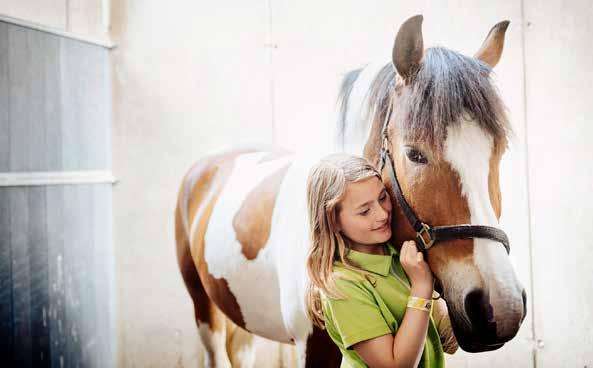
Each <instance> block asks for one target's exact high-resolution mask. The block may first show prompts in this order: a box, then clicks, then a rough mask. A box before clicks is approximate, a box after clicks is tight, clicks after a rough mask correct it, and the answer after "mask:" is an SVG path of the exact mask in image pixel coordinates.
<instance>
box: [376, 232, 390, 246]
mask: <svg viewBox="0 0 593 368" xmlns="http://www.w3.org/2000/svg"><path fill="white" fill-rule="evenodd" d="M375 238H376V239H377V243H385V242H386V241H388V240H389V239H391V229H390V230H388V231H385V232H383V233H381V234H377V235H375Z"/></svg>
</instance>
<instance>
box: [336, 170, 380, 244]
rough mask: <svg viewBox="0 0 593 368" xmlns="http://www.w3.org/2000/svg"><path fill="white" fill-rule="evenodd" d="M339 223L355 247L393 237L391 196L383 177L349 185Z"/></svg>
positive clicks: (341, 203) (343, 200) (343, 199)
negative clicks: (382, 179) (382, 180)
mask: <svg viewBox="0 0 593 368" xmlns="http://www.w3.org/2000/svg"><path fill="white" fill-rule="evenodd" d="M338 227H339V230H340V231H341V232H342V234H343V235H345V237H346V238H347V239H349V240H350V241H351V244H350V246H351V247H352V246H354V247H353V248H354V249H356V245H375V244H379V243H384V242H386V241H388V240H389V239H390V238H391V199H390V198H389V194H388V193H387V191H386V190H385V186H384V185H383V183H382V182H381V180H379V178H377V177H371V178H368V179H365V180H362V181H359V182H356V183H348V184H347V185H346V192H345V195H344V198H342V201H341V202H340V211H339V213H338Z"/></svg>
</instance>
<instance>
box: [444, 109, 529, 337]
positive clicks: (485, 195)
mask: <svg viewBox="0 0 593 368" xmlns="http://www.w3.org/2000/svg"><path fill="white" fill-rule="evenodd" d="M493 144H494V142H493V138H492V137H491V136H490V135H489V134H488V133H487V132H486V131H485V130H483V129H482V128H480V127H479V125H478V124H477V123H475V122H472V121H468V120H462V121H460V122H459V123H458V124H452V125H451V126H449V128H448V129H447V138H446V141H445V145H444V154H445V159H446V160H447V161H448V162H449V163H450V164H451V166H452V167H453V169H454V170H455V171H456V172H457V173H458V174H459V178H460V181H461V192H462V194H463V196H464V197H465V198H466V199H467V204H468V208H469V211H470V223H471V224H472V225H488V226H493V227H498V226H499V223H498V219H497V217H496V214H495V212H494V208H493V207H492V202H491V201H490V192H489V190H488V186H489V181H488V176H489V173H490V158H491V155H492V151H493ZM473 259H474V263H475V267H476V268H477V270H479V273H480V275H481V277H482V282H483V283H484V284H483V285H480V284H477V285H476V284H474V285H472V284H470V283H465V281H464V285H466V286H467V290H466V293H467V292H469V291H471V289H474V288H483V289H484V290H485V291H486V292H488V294H489V297H490V302H491V304H492V306H493V307H494V309H495V310H494V315H495V317H494V318H496V319H497V321H500V326H501V328H503V327H502V326H503V324H504V318H500V317H501V316H500V315H497V312H499V313H504V312H501V310H500V309H499V310H498V311H497V310H496V306H501V304H503V303H504V301H505V300H508V294H509V290H508V288H509V287H513V288H515V286H516V285H517V283H516V280H515V274H514V271H513V269H512V266H511V263H510V260H509V257H508V255H507V253H506V250H505V248H504V246H502V244H500V243H498V242H496V241H493V240H489V239H481V238H475V239H474V247H473ZM447 268H449V267H447ZM476 282H477V281H476ZM517 292H518V291H515V290H513V291H511V292H510V293H511V294H513V293H517ZM513 296H514V294H513ZM505 297H506V299H505ZM515 299H516V298H515ZM519 299H520V297H519ZM501 307H503V308H506V306H501ZM508 309H512V308H508Z"/></svg>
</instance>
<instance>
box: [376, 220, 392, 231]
mask: <svg viewBox="0 0 593 368" xmlns="http://www.w3.org/2000/svg"><path fill="white" fill-rule="evenodd" d="M388 227H389V221H385V223H384V224H383V225H381V226H380V227H377V228H375V229H373V231H385V230H387V228H388Z"/></svg>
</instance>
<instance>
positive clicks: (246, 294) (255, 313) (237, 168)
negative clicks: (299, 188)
mask: <svg viewBox="0 0 593 368" xmlns="http://www.w3.org/2000/svg"><path fill="white" fill-rule="evenodd" d="M268 154H269V152H256V153H247V154H242V155H240V156H238V157H237V158H236V159H235V162H234V165H233V170H232V172H231V174H230V176H229V177H228V179H227V180H226V183H225V186H224V188H223V189H222V191H221V193H220V195H219V196H218V200H217V203H216V206H215V207H214V210H213V211H212V215H211V217H210V221H209V223H208V229H207V231H206V234H205V250H204V259H205V261H206V263H207V264H208V271H209V272H210V274H211V275H212V276H213V277H215V278H224V279H225V280H226V281H227V282H228V286H229V289H230V291H231V292H232V293H233V295H234V296H235V298H236V299H237V303H238V304H239V306H240V308H241V313H242V315H243V319H244V322H245V327H246V328H247V329H248V330H249V331H251V332H253V333H255V334H258V335H260V336H263V337H266V338H270V339H274V340H277V341H283V342H290V335H289V334H288V332H287V330H286V328H285V326H284V322H283V318H282V315H281V309H280V290H279V285H278V275H277V269H276V265H275V259H274V256H273V247H272V246H271V245H272V244H273V242H274V241H280V242H281V244H280V245H281V246H282V247H284V246H286V247H290V246H291V244H290V242H289V241H287V242H285V241H284V240H282V239H276V240H274V238H275V237H274V238H273V237H272V235H273V234H270V235H271V236H270V239H269V240H268V243H267V244H266V245H265V246H264V248H263V249H262V250H261V251H260V252H259V253H258V255H257V258H256V259H253V260H248V259H247V258H245V255H244V254H243V252H242V245H241V243H239V241H237V239H236V235H235V230H234V227H233V218H234V217H235V215H236V214H237V212H238V211H239V210H240V208H241V206H242V204H243V202H244V201H245V199H246V197H247V196H248V194H249V193H250V192H251V191H252V190H253V189H254V188H255V187H256V186H258V185H259V184H260V183H261V182H262V181H263V180H264V179H265V178H267V177H268V176H270V175H272V174H274V173H275V172H277V171H278V170H280V169H281V168H283V167H284V166H286V165H287V164H289V163H290V162H291V156H285V157H281V158H278V159H276V160H269V161H265V162H262V163H259V161H260V160H261V159H262V158H264V157H265V156H266V155H268ZM276 212H277V211H276V209H275V210H274V213H273V219H274V217H275V216H276ZM301 221H302V220H301ZM272 223H273V222H272ZM274 231H275V228H274V226H273V225H272V233H274ZM284 235H285V236H286V234H284Z"/></svg>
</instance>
